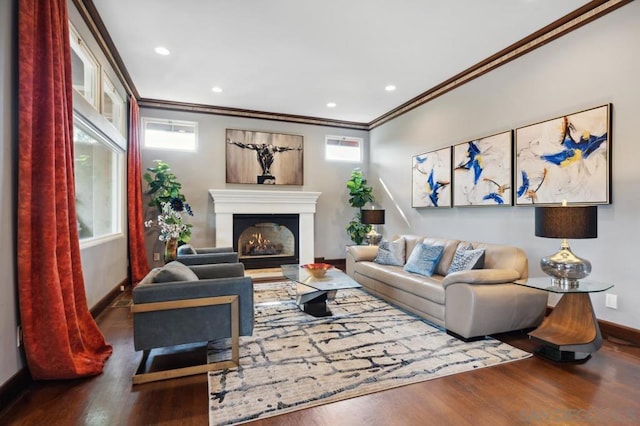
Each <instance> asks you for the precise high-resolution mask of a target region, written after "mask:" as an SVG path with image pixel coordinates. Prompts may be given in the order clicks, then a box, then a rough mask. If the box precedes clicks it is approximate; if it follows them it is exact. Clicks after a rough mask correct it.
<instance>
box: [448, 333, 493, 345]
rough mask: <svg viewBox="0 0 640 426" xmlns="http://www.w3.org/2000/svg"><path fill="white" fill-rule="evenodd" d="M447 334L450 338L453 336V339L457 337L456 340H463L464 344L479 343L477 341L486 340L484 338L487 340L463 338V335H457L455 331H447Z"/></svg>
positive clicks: (482, 338)
mask: <svg viewBox="0 0 640 426" xmlns="http://www.w3.org/2000/svg"><path fill="white" fill-rule="evenodd" d="M447 334H448V335H449V336H453V337H455V338H456V339H459V340H462V341H463V342H467V343H469V342H477V341H479V340H484V338H485V336H475V337H462V336H461V335H459V334H457V333H454V332H453V331H451V330H447Z"/></svg>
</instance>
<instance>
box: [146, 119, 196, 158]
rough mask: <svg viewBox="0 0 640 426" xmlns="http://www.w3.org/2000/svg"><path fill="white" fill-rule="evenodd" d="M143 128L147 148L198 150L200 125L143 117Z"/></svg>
mask: <svg viewBox="0 0 640 426" xmlns="http://www.w3.org/2000/svg"><path fill="white" fill-rule="evenodd" d="M142 126H143V129H144V135H143V138H144V146H145V148H159V149H173V150H179V151H195V150H196V146H197V140H198V123H195V122H191V121H175V120H164V119H159V118H147V117H143V118H142Z"/></svg>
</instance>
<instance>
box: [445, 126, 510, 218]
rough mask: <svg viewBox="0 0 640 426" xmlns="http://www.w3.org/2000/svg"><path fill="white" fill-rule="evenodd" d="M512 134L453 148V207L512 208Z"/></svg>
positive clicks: (478, 140)
mask: <svg viewBox="0 0 640 426" xmlns="http://www.w3.org/2000/svg"><path fill="white" fill-rule="evenodd" d="M511 135H512V133H511V131H510V130H509V131H507V132H503V133H498V134H496V135H492V136H487V137H484V138H480V139H475V140H472V141H469V142H464V143H461V144H458V145H455V146H454V147H453V205H454V206H456V207H458V206H460V207H462V206H510V205H511V199H512V194H513V191H512V189H511V187H512V185H511V177H512V175H513V171H512V166H511V165H512V162H513V160H512V156H511V153H512V137H511Z"/></svg>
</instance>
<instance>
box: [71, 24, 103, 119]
mask: <svg viewBox="0 0 640 426" xmlns="http://www.w3.org/2000/svg"><path fill="white" fill-rule="evenodd" d="M69 38H70V41H71V69H72V71H71V75H72V82H73V88H74V89H75V90H76V91H77V92H78V93H80V94H81V95H82V96H83V97H84V98H85V99H86V100H87V101H88V102H89V103H90V104H91V105H93V107H94V108H95V109H96V110H97V109H98V77H99V76H98V62H97V61H96V60H95V58H94V57H93V55H92V54H91V52H90V51H89V49H88V48H87V46H86V45H85V44H84V42H83V41H82V39H81V38H80V36H79V35H78V33H77V32H76V30H75V29H74V28H73V27H72V26H70V27H69Z"/></svg>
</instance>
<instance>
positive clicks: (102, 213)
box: [73, 115, 124, 240]
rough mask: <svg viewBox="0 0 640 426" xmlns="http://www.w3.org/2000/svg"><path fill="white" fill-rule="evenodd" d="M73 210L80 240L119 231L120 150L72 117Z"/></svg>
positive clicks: (121, 164)
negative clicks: (74, 195) (74, 190)
mask: <svg viewBox="0 0 640 426" xmlns="http://www.w3.org/2000/svg"><path fill="white" fill-rule="evenodd" d="M73 145H74V162H75V164H74V165H75V183H76V211H77V215H78V231H79V234H80V240H88V239H92V238H99V237H104V236H107V235H112V234H117V233H120V232H121V230H122V225H121V223H122V194H123V192H122V176H123V157H124V155H123V153H122V150H121V149H120V148H118V147H116V145H115V144H113V143H111V142H110V141H109V140H108V139H107V138H105V137H103V136H102V135H101V133H99V132H98V131H96V130H95V129H94V128H93V127H92V126H91V125H90V124H89V123H87V122H86V121H84V120H83V119H82V118H81V117H79V116H77V115H75V116H74V127H73Z"/></svg>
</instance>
